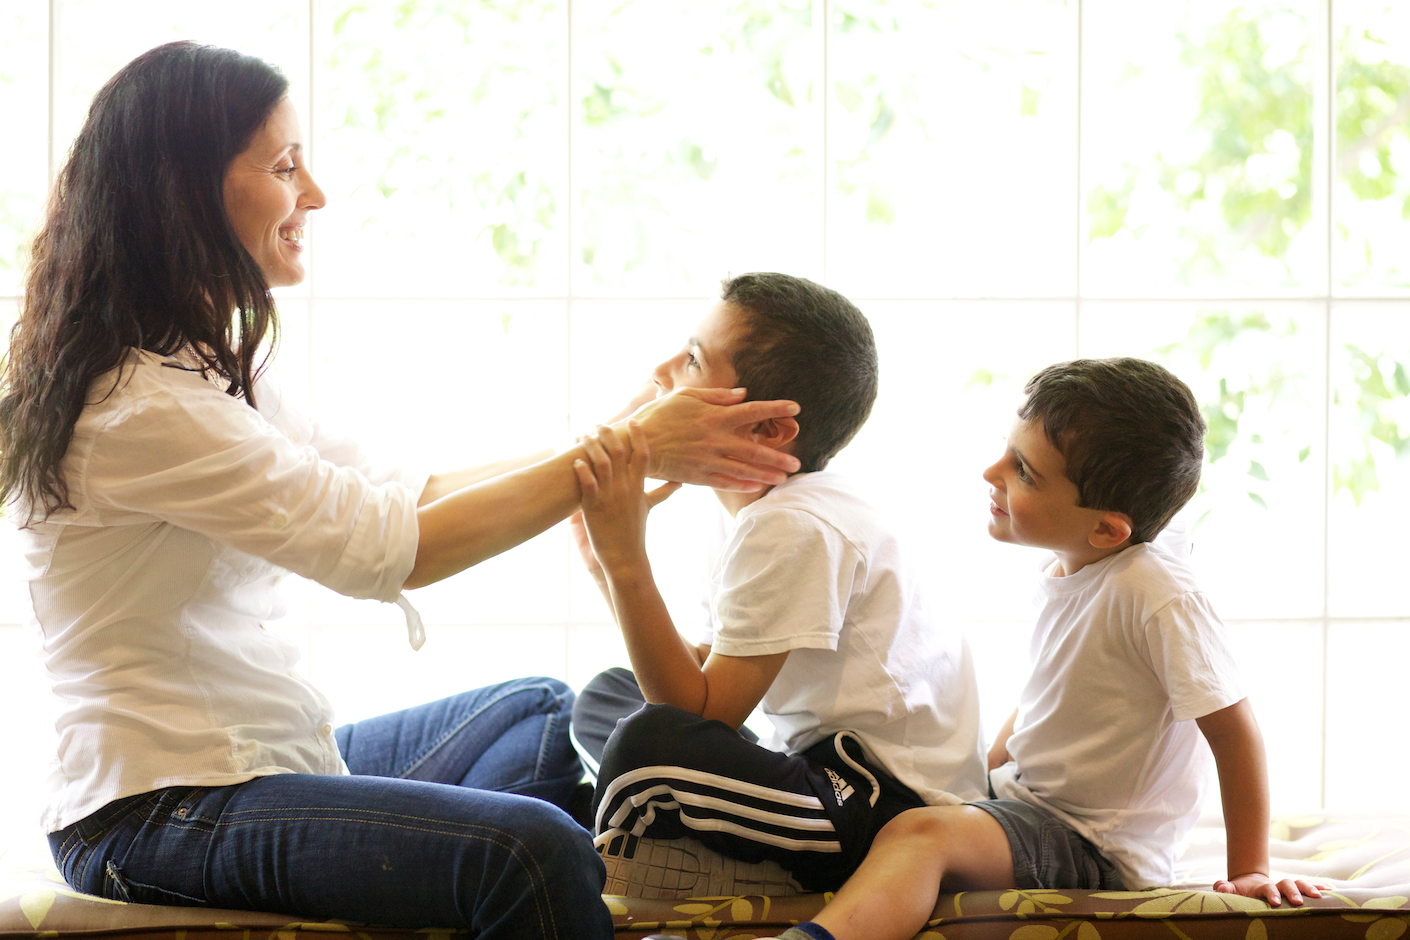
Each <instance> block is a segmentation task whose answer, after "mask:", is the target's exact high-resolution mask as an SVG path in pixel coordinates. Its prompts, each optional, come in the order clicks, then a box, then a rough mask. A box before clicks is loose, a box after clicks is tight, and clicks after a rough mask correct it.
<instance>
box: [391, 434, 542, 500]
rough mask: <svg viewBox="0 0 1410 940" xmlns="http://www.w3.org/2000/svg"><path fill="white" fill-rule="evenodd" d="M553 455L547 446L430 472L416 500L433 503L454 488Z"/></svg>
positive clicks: (508, 471) (457, 488)
mask: <svg viewBox="0 0 1410 940" xmlns="http://www.w3.org/2000/svg"><path fill="white" fill-rule="evenodd" d="M552 456H553V451H552V450H551V449H549V448H547V447H545V448H544V449H543V450H540V451H537V452H535V453H532V454H524V455H523V456H522V457H510V458H508V459H506V460H496V461H494V462H493V463H486V464H481V465H480V466H478V467H466V468H464V469H463V470H449V471H445V472H442V473H433V474H431V477H430V479H428V480H427V481H426V488H425V489H423V490H422V491H421V498H420V499H419V500H417V503H416V505H417V506H418V507H420V506H425V505H427V504H428V503H434V502H435V501H436V500H438V499H440V498H441V497H442V496H449V495H450V494H451V493H454V492H455V491H456V490H463V489H465V487H467V486H474V485H475V484H476V483H481V482H483V481H485V480H490V479H493V478H494V477H497V476H502V475H504V474H506V473H511V472H513V471H515V470H522V469H524V468H525V467H528V466H532V465H533V464H536V463H538V462H539V461H540V460H547V459H548V458H549V457H552Z"/></svg>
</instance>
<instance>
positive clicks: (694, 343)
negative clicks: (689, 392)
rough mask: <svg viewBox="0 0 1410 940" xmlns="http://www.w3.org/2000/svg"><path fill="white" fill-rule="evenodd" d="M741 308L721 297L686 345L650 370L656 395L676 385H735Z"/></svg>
mask: <svg viewBox="0 0 1410 940" xmlns="http://www.w3.org/2000/svg"><path fill="white" fill-rule="evenodd" d="M740 319H741V318H740V317H739V311H738V309H737V308H735V307H734V306H733V305H731V304H727V303H725V302H724V301H720V302H719V303H717V304H715V306H714V307H712V308H711V310H710V312H709V313H707V314H706V315H705V319H703V320H701V321H700V325H699V326H697V327H696V328H695V335H693V336H691V337H690V338H689V339H688V340H686V342H685V348H684V349H682V350H681V351H680V352H678V353H676V354H675V355H674V356H672V357H671V358H669V359H667V360H666V361H665V362H663V363H661V364H660V365H658V366H657V367H656V368H655V369H653V370H652V372H651V381H652V382H654V383H656V396H657V397H658V398H659V397H660V396H662V395H664V394H666V393H667V392H669V391H671V390H672V389H675V388H734V387H735V386H736V385H738V384H739V382H738V376H737V375H736V374H735V371H734V344H735V342H736V334H737V332H738V331H739V330H738V325H739V321H740Z"/></svg>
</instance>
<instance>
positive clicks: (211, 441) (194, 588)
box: [6, 351, 427, 831]
mask: <svg viewBox="0 0 1410 940" xmlns="http://www.w3.org/2000/svg"><path fill="white" fill-rule="evenodd" d="M115 379H117V373H109V374H108V375H106V376H103V377H101V378H99V379H98V380H97V381H96V382H94V384H93V386H92V388H91V389H90V392H89V401H88V403H87V405H86V406H85V407H84V410H83V412H82V414H81V415H80V416H79V419H78V422H77V424H76V425H75V427H74V433H73V439H72V441H71V443H70V444H69V449H68V451H67V453H66V455H65V457H64V461H63V470H64V475H65V479H66V480H67V481H68V485H69V501H70V502H71V503H72V504H73V507H74V508H73V509H72V510H61V511H59V512H56V513H54V514H53V515H52V516H50V517H49V518H48V519H47V520H45V521H42V522H36V523H34V525H33V526H32V527H31V528H26V529H21V530H20V543H21V545H22V547H23V550H24V555H25V558H24V560H25V570H26V575H25V576H26V579H27V580H28V582H29V595H30V599H31V601H32V603H33V607H34V616H35V619H36V621H37V622H38V626H39V631H40V633H41V635H42V642H43V648H44V658H45V663H46V666H47V668H48V671H49V676H50V680H51V682H52V685H53V689H54V692H55V694H56V696H57V697H58V699H59V717H58V719H57V722H56V728H57V731H58V753H57V755H56V760H55V762H54V765H53V767H52V770H51V774H50V794H51V795H50V801H49V805H48V807H47V808H46V810H45V811H44V814H43V817H42V822H43V824H44V826H45V827H46V830H47V831H54V830H58V829H62V828H64V827H65V826H68V825H70V824H71V823H74V822H76V821H78V820H80V819H83V818H84V817H86V816H88V815H89V814H90V813H92V812H94V811H95V810H97V809H99V808H101V807H102V806H104V805H106V804H107V803H109V802H111V801H113V800H115V799H118V798H120V797H124V796H129V795H133V794H137V793H145V792H147V791H149V790H155V789H158V788H160V787H168V786H220V785H225V784H233V783H241V782H244V781H246V780H249V779H251V778H253V777H256V776H260V775H263V774H275V773H316V774H339V773H347V767H346V765H344V764H343V761H342V758H341V757H340V756H339V754H338V748H337V745H336V743H335V742H334V740H333V736H332V732H333V727H332V724H331V721H332V710H331V707H330V706H329V703H328V701H327V699H325V698H324V697H323V696H322V695H321V694H319V692H318V691H317V690H316V689H314V688H313V687H312V686H311V685H309V684H308V683H307V682H305V681H304V680H303V679H301V678H299V677H298V676H296V675H295V674H294V673H293V667H294V664H295V663H296V662H297V660H298V651H297V649H296V648H295V647H294V646H293V645H292V644H290V643H288V642H287V641H285V640H283V639H281V638H279V637H277V636H275V635H274V634H272V633H270V632H269V631H268V630H266V629H265V622H266V621H270V620H273V619H275V618H278V617H279V616H281V615H282V614H283V613H284V610H283V605H282V603H281V601H280V598H279V596H278V592H277V591H276V590H275V585H276V584H278V582H279V580H280V579H281V577H282V576H283V575H284V573H285V572H286V571H292V572H295V573H297V574H300V575H302V576H304V577H306V578H311V579H313V580H315V581H318V582H320V583H321V584H324V585H326V586H328V587H330V588H332V589H333V590H335V591H338V592H340V593H343V594H347V595H349V596H352V597H361V598H374V599H377V600H381V601H386V602H395V601H396V600H397V599H398V596H399V594H400V592H401V586H402V583H403V582H404V581H405V580H406V577H407V576H408V575H409V574H410V572H411V569H412V567H413V565H414V564H415V562H416V546H417V535H418V530H417V523H416V502H417V499H418V498H419V495H420V493H421V490H422V489H423V488H424V486H425V484H426V479H427V476H426V474H424V473H410V472H401V471H397V470H392V469H388V468H377V467H374V466H373V465H372V464H371V463H370V462H369V461H368V459H367V457H366V455H365V454H364V453H363V452H362V451H361V450H360V449H359V448H358V447H357V445H356V444H355V443H353V442H352V441H351V440H349V439H346V438H342V437H335V436H333V435H330V434H328V433H326V432H324V431H322V430H320V428H319V427H318V426H317V425H316V424H314V423H313V422H312V421H310V420H308V419H307V418H305V417H304V416H302V415H300V414H299V413H298V412H296V411H295V410H294V409H292V408H291V407H289V406H288V405H287V404H285V403H284V402H283V401H282V400H281V398H280V396H279V393H278V390H277V389H276V388H275V387H274V386H273V385H272V384H271V383H268V382H258V383H257V384H256V386H255V398H256V401H257V403H258V406H259V408H258V411H256V410H255V409H254V408H251V407H249V405H247V404H246V403H245V402H244V401H242V400H238V399H235V398H232V397H230V396H229V395H226V394H225V393H224V392H223V391H221V390H220V389H219V388H217V387H216V386H215V385H213V384H212V383H211V382H209V381H207V380H206V379H205V378H203V377H202V376H201V374H199V373H197V372H192V371H189V370H188V369H186V368H184V367H182V366H181V365H180V364H179V363H178V362H176V361H175V360H171V359H163V358H162V357H160V356H156V355H153V354H151V353H147V352H139V351H133V352H132V353H131V354H130V356H129V358H128V360H127V363H126V364H125V366H124V368H123V369H122V370H121V379H120V381H117V382H116V386H115ZM6 515H7V516H8V517H9V518H10V519H11V520H17V521H20V522H23V521H24V519H25V517H26V515H27V507H25V506H23V505H19V504H16V505H12V506H10V507H9V511H8V512H7V513H6Z"/></svg>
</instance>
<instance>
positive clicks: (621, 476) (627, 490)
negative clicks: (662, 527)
mask: <svg viewBox="0 0 1410 940" xmlns="http://www.w3.org/2000/svg"><path fill="white" fill-rule="evenodd" d="M628 434H629V436H630V443H631V448H630V450H631V452H630V454H628V447H627V444H626V443H625V442H623V441H622V440H621V438H620V436H619V435H617V434H615V433H614V432H613V431H612V430H611V429H609V428H604V429H602V431H601V432H600V433H598V434H597V435H595V436H593V435H589V436H588V437H585V438H584V439H583V442H582V446H583V450H584V453H585V454H586V455H587V458H586V459H585V460H579V461H578V462H577V463H576V464H575V470H576V472H577V474H578V482H579V485H580V486H581V488H582V504H583V520H584V527H585V529H586V532H587V536H588V539H589V542H590V548H591V550H592V555H593V556H594V557H595V558H596V560H597V562H598V563H599V565H600V567H601V570H602V573H603V578H604V581H605V584H606V588H607V597H608V601H609V604H610V605H611V607H612V610H613V613H614V615H615V616H616V618H617V625H618V627H620V629H621V631H622V638H623V640H625V642H626V645H627V654H628V656H629V657H630V658H631V662H632V669H633V671H634V672H635V673H636V679H637V683H638V684H639V685H640V686H641V691H642V694H643V695H644V696H645V697H646V700H647V701H648V702H658V703H666V704H670V705H675V706H676V707H678V708H683V709H685V710H686V711H689V712H693V713H694V714H697V715H700V716H702V717H704V718H715V719H718V720H720V721H724V722H726V723H728V724H730V725H731V726H732V727H736V728H737V727H739V726H740V725H741V724H743V723H744V720H745V719H746V718H748V717H749V713H750V712H752V711H753V710H754V706H756V705H757V704H758V703H759V700H760V699H762V698H763V696H764V693H765V692H767V691H768V688H769V686H770V685H771V684H772V683H773V680H774V678H775V677H776V676H777V675H778V671H779V670H780V669H781V668H783V662H784V660H785V659H786V658H787V657H788V654H787V653H778V654H774V655H771V656H749V657H733V656H722V655H719V654H709V655H707V656H706V658H705V660H704V662H703V664H702V662H701V657H702V655H706V653H707V650H708V648H704V649H702V648H701V647H697V646H695V645H694V644H691V643H688V642H687V641H686V640H685V638H684V637H682V636H681V635H680V633H679V631H677V630H676V627H675V624H674V623H673V622H672V621H671V615H670V612H669V611H668V610H667V609H666V604H665V602H664V601H663V600H662V599H661V594H660V592H659V591H658V590H657V588H656V580H655V578H654V577H653V576H652V574H651V563H650V560H649V559H648V558H647V555H646V515H647V512H648V511H649V510H650V509H651V507H652V506H653V505H655V504H656V503H657V502H660V501H661V500H662V499H665V497H666V496H667V495H669V494H670V493H671V492H674V491H675V489H676V485H675V484H667V485H666V486H663V487H658V488H657V489H655V490H653V491H651V492H650V493H647V492H645V491H644V489H643V483H642V481H643V479H644V478H645V475H646V472H647V467H648V466H649V460H650V454H649V450H648V447H647V443H646V439H645V436H644V435H643V434H642V433H641V429H640V427H639V426H637V425H636V424H635V423H634V422H631V423H629V425H628ZM589 462H590V463H589ZM585 557H586V556H585Z"/></svg>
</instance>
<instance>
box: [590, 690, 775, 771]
mask: <svg viewBox="0 0 1410 940" xmlns="http://www.w3.org/2000/svg"><path fill="white" fill-rule="evenodd" d="M645 704H646V696H644V695H642V693H641V686H639V685H637V681H636V674H635V673H633V672H632V671H631V670H630V669H623V668H622V667H621V666H613V667H612V668H611V669H607V670H604V671H603V672H599V673H598V674H597V675H595V676H593V677H592V678H591V679H589V680H588V681H587V684H586V685H584V686H583V687H582V690H581V691H579V692H578V698H577V701H575V702H574V703H573V723H572V737H573V747H574V748H576V749H577V752H578V756H579V757H581V758H582V759H583V764H584V765H586V766H587V769H588V774H589V775H590V776H591V777H592V779H593V782H594V783H596V782H597V774H598V769H599V767H600V766H601V765H602V752H603V751H604V750H605V749H606V748H607V739H608V738H610V737H611V736H612V732H613V731H616V730H617V722H619V721H621V720H622V719H623V718H626V717H627V716H628V715H631V714H632V713H633V712H635V711H637V710H639V709H640V708H641V706H643V705H645ZM739 733H740V734H741V735H742V736H743V737H744V738H745V739H746V740H749V741H758V740H759V736H758V735H756V734H755V733H754V732H752V731H750V730H749V729H748V728H740V729H739Z"/></svg>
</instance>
